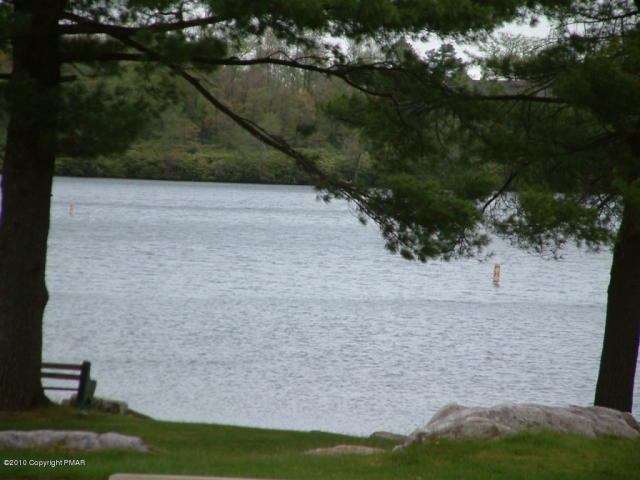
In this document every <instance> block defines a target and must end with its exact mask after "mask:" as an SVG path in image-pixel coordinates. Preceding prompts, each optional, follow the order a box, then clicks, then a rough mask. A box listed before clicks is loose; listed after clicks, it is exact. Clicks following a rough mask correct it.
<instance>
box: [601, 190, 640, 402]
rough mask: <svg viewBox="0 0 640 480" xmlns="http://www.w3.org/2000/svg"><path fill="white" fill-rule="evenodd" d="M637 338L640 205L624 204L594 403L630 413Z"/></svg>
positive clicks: (639, 323) (639, 319)
mask: <svg viewBox="0 0 640 480" xmlns="http://www.w3.org/2000/svg"><path fill="white" fill-rule="evenodd" d="M639 340H640V205H638V200H635V199H631V200H629V201H628V202H626V204H625V206H624V213H623V216H622V224H621V225H620V231H619V234H618V240H617V243H616V246H615V248H614V251H613V265H612V267H611V279H610V282H609V297H608V301H607V322H606V326H605V333H604V343H603V347H602V357H601V359H600V373H599V375H598V384H597V386H596V397H595V404H596V405H598V406H601V407H609V408H615V409H616V410H622V411H624V412H630V411H631V409H632V407H633V386H634V380H635V374H636V364H637V360H638V342H639Z"/></svg>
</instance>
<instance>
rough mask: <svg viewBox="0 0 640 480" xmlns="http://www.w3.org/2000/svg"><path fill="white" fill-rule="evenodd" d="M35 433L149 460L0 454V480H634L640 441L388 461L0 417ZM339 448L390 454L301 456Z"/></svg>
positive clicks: (145, 428)
mask: <svg viewBox="0 0 640 480" xmlns="http://www.w3.org/2000/svg"><path fill="white" fill-rule="evenodd" d="M40 428H54V429H67V430H91V431H95V432H110V431H116V432H120V433H125V434H130V435H137V436H140V437H142V439H143V440H144V441H145V442H146V443H147V444H148V445H149V446H151V447H152V448H153V449H154V452H152V453H140V452H129V451H100V452H82V451H67V450H63V449H40V450H35V449H31V450H0V478H31V479H45V478H48V479H106V478H108V477H109V475H110V474H112V473H116V472H131V473H133V472H139V473H166V474H176V475H219V476H246V477H256V478H278V479H292V480H293V479H298V480H303V479H318V480H320V479H322V480H330V479H339V480H383V479H385V480H386V479H389V480H391V479H394V480H395V479H407V480H409V479H410V480H418V479H425V480H489V479H491V480H494V479H495V480H499V479H505V480H507V479H509V480H517V479H523V480H524V479H526V480H547V479H549V480H550V479H554V480H555V479H558V480H565V479H566V480H569V479H575V480H592V479H593V480H598V479H602V480H605V479H606V480H611V479H639V480H640V440H624V439H618V438H606V439H588V438H583V437H580V436H575V435H558V434H552V433H542V434H523V435H517V436H514V437H510V438H504V439H500V440H466V441H445V440H438V441H432V442H430V443H427V444H423V445H416V446H413V447H410V448H408V449H405V450H402V451H399V452H391V448H392V447H393V443H391V442H387V441H384V440H379V439H378V440H372V439H367V438H357V437H349V436H344V435H336V434H331V433H325V432H292V431H281V430H266V429H256V428H244V427H231V426H223V425H206V424H194V423H174V422H160V421H155V420H149V419H141V418H134V417H128V416H116V415H109V414H105V413H99V412H93V411H88V412H87V411H79V410H75V409H71V408H62V407H52V408H47V409H41V410H36V411H32V412H27V413H0V429H3V430H5V429H7V430H8V429H22V430H27V429H40ZM341 443H351V444H358V445H369V446H377V447H382V448H386V449H388V450H389V451H388V453H383V454H378V455H372V456H356V455H338V456H334V455H332V456H327V455H322V456H316V455H307V454H305V453H304V451H305V450H308V449H311V448H317V447H330V446H334V445H336V444H341ZM12 459H18V460H64V459H82V460H85V462H86V466H77V467H55V468H53V467H30V466H20V467H12V466H4V460H12Z"/></svg>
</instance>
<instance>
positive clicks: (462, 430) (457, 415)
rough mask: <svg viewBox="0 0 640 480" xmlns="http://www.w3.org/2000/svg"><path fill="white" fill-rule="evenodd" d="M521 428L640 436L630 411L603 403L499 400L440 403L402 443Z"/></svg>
mask: <svg viewBox="0 0 640 480" xmlns="http://www.w3.org/2000/svg"><path fill="white" fill-rule="evenodd" d="M523 431H531V432H540V431H555V432H561V433H575V434H579V435H585V436H587V437H604V436H619V437H625V438H638V437H640V424H638V422H637V421H636V419H635V418H634V417H633V415H631V414H630V413H626V412H620V411H618V410H612V409H609V408H604V407H577V406H570V407H550V406H544V405H536V404H502V405H496V406H494V407H489V408H484V407H464V406H462V405H458V404H455V403H450V404H448V405H445V406H444V407H442V408H441V409H440V410H439V411H438V412H437V413H436V414H435V415H434V416H433V417H432V418H431V420H430V421H429V423H427V424H426V425H425V426H424V427H422V428H419V429H417V430H415V431H414V432H413V433H411V435H409V438H408V439H407V441H406V442H405V443H404V445H403V446H406V445H410V444H412V443H418V442H424V441H427V440H429V439H432V438H440V437H441V438H452V439H456V438H493V437H502V436H507V435H514V434H516V433H519V432H523Z"/></svg>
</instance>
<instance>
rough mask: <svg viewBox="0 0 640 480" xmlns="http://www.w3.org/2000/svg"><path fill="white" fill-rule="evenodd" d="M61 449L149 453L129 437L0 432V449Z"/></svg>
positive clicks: (120, 435)
mask: <svg viewBox="0 0 640 480" xmlns="http://www.w3.org/2000/svg"><path fill="white" fill-rule="evenodd" d="M47 447H62V448H68V449H70V450H104V449H125V450H137V451H141V452H148V451H150V449H149V447H147V446H146V445H145V444H144V442H143V441H142V440H141V439H140V438H138V437H134V436H131V435H122V434H120V433H114V432H109V433H95V432H86V431H82V430H5V431H0V448H47Z"/></svg>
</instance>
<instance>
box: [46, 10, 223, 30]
mask: <svg viewBox="0 0 640 480" xmlns="http://www.w3.org/2000/svg"><path fill="white" fill-rule="evenodd" d="M60 18H61V19H63V20H69V21H71V22H75V23H74V24H72V25H60V26H59V27H58V31H59V32H60V33H61V34H62V35H73V34H85V35H86V34H98V33H102V34H112V33H115V32H118V34H120V35H127V36H130V35H135V34H136V33H140V32H175V31H178V30H186V29H188V28H193V27H205V26H208V25H213V24H216V23H219V22H221V21H222V19H221V18H220V17H218V16H210V17H203V18H196V19H193V20H181V21H178V22H167V23H153V24H150V25H143V26H140V27H123V26H120V25H110V24H103V23H100V22H95V21H93V20H90V19H87V18H84V17H81V16H80V15H76V14H75V13H71V12H68V11H65V12H63V13H62V15H61V17H60Z"/></svg>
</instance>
